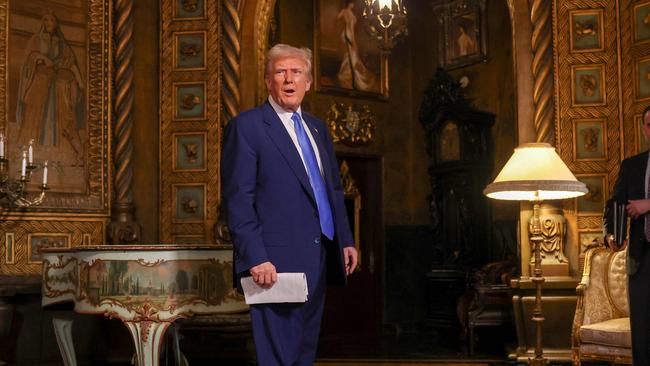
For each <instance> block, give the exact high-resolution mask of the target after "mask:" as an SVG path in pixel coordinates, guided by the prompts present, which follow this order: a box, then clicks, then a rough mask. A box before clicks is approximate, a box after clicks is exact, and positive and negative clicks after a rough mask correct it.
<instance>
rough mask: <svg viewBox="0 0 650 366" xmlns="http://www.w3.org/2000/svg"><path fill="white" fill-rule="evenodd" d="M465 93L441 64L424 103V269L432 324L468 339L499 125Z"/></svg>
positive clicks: (485, 252)
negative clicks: (427, 230)
mask: <svg viewBox="0 0 650 366" xmlns="http://www.w3.org/2000/svg"><path fill="white" fill-rule="evenodd" d="M463 92H464V91H463V89H462V88H461V86H460V84H459V83H458V82H456V81H455V80H454V79H453V78H452V77H451V76H450V75H449V74H447V73H446V72H445V71H444V70H442V69H439V70H438V71H437V73H436V76H435V78H434V79H433V80H432V81H431V83H430V84H429V87H428V88H427V90H426V91H425V94H424V98H423V101H422V105H421V108H420V122H421V123H422V125H423V127H424V131H425V139H426V147H427V152H428V154H429V158H430V159H429V168H428V172H429V180H430V183H431V195H430V196H429V205H430V212H431V223H432V228H433V238H432V243H431V250H432V251H433V258H434V259H433V263H431V269H430V271H429V272H427V273H426V274H425V276H426V279H427V283H428V284H429V285H428V292H429V294H428V299H429V304H428V316H427V320H426V323H427V324H428V325H430V326H431V327H433V328H436V329H437V330H438V331H439V332H444V333H445V334H448V335H449V336H450V337H448V339H454V338H455V339H458V338H461V340H462V338H464V337H465V334H466V333H467V332H466V329H465V328H466V327H467V321H466V320H467V310H468V309H467V304H466V303H468V301H469V299H468V296H469V295H468V294H469V290H470V289H471V285H472V284H471V283H470V282H469V281H468V279H470V278H471V275H472V273H473V271H474V270H476V269H478V268H480V267H481V266H482V265H483V264H485V263H486V262H487V261H489V259H490V256H489V245H490V238H491V230H490V227H491V222H490V221H491V219H490V212H489V206H488V202H487V198H486V197H485V196H484V195H483V189H484V188H485V186H486V185H487V184H488V183H489V182H490V179H491V178H492V177H491V174H492V162H493V156H492V150H493V149H492V139H491V134H490V129H491V127H492V125H493V124H494V115H492V114H490V113H485V112H481V111H478V110H475V109H474V108H472V106H471V104H470V102H469V101H468V100H467V99H466V98H465V97H464V94H463ZM463 320H464V321H463ZM454 336H456V337H458V338H456V337H454Z"/></svg>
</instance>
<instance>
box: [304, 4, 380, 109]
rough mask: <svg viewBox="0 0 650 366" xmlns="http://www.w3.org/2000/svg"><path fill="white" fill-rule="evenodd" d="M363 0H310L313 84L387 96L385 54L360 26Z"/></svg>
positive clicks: (319, 87) (332, 89)
mask: <svg viewBox="0 0 650 366" xmlns="http://www.w3.org/2000/svg"><path fill="white" fill-rule="evenodd" d="M362 13H363V0H347V1H343V2H341V1H328V0H314V25H315V30H314V87H315V90H316V91H321V92H332V93H341V94H346V95H349V96H365V97H376V98H381V99H386V98H388V58H387V55H386V54H385V53H383V52H381V50H380V49H379V47H378V43H377V40H375V39H372V38H371V37H370V35H368V33H367V32H365V31H364V29H362V26H363V23H364V22H363V19H362V17H363V15H362Z"/></svg>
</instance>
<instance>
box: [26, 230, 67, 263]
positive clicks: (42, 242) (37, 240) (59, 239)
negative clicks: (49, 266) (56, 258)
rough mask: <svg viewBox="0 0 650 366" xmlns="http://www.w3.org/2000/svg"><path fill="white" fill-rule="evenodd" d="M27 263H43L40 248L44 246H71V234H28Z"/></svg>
mask: <svg viewBox="0 0 650 366" xmlns="http://www.w3.org/2000/svg"><path fill="white" fill-rule="evenodd" d="M27 243H28V245H27V263H30V264H36V263H41V253H40V250H41V249H43V248H69V247H70V234H63V233H33V234H27Z"/></svg>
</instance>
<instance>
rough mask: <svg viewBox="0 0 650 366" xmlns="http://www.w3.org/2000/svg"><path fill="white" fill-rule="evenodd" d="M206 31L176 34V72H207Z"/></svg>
mask: <svg viewBox="0 0 650 366" xmlns="http://www.w3.org/2000/svg"><path fill="white" fill-rule="evenodd" d="M206 39H207V34H206V32H205V31H189V32H188V31H186V32H174V71H192V70H205V69H206V68H207V65H206V63H207V54H206V53H207V52H206Z"/></svg>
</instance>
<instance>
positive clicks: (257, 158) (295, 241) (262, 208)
mask: <svg viewBox="0 0 650 366" xmlns="http://www.w3.org/2000/svg"><path fill="white" fill-rule="evenodd" d="M303 119H304V120H305V122H306V124H307V126H309V129H310V131H311V134H312V136H313V137H314V140H315V143H316V145H318V151H319V154H320V157H321V163H322V166H323V172H324V178H325V184H326V186H327V193H328V197H329V200H330V206H331V207H332V216H333V218H334V226H335V238H334V244H335V248H333V249H334V250H332V248H329V249H330V251H329V252H328V256H327V257H328V263H327V266H328V279H329V280H330V281H329V282H332V280H334V281H336V282H339V283H345V272H344V264H343V260H342V248H343V246H349V245H352V244H353V239H352V234H351V233H350V227H349V224H348V219H347V213H346V209H345V206H344V201H343V189H342V187H341V183H340V178H339V169H338V164H337V161H336V156H335V154H334V146H333V144H332V141H331V139H330V137H329V135H328V130H327V128H326V126H325V124H324V123H323V122H322V121H321V120H319V119H317V118H316V117H314V116H312V115H309V114H307V113H305V112H303ZM221 179H222V189H223V195H222V196H223V200H224V204H225V205H226V206H225V207H226V214H227V220H228V228H229V229H230V232H231V234H232V237H233V242H234V251H233V256H234V271H235V276H234V280H235V285H236V286H237V287H239V279H240V277H241V276H242V275H243V276H246V275H248V274H249V272H248V270H249V269H250V268H251V267H253V266H256V265H258V264H260V263H263V262H266V261H270V262H271V263H273V264H274V265H275V267H276V269H277V271H278V272H304V273H306V274H307V283H308V286H309V291H310V294H312V293H313V289H314V288H315V285H316V280H317V279H318V277H319V276H321V275H322V273H320V271H321V270H320V269H319V268H320V256H321V245H322V243H321V229H320V223H319V219H318V210H317V207H316V199H315V198H314V194H313V192H312V188H311V185H310V184H309V178H308V176H307V172H306V171H305V168H304V165H303V163H302V160H301V159H300V155H299V154H298V150H297V149H296V147H295V145H294V144H293V142H292V140H291V138H290V137H289V134H288V133H287V131H286V129H285V127H284V125H283V124H282V122H281V121H280V118H279V117H278V115H277V114H276V113H275V111H274V110H273V107H271V105H270V104H269V103H268V101H267V102H266V103H264V104H263V105H262V106H260V107H258V108H254V109H251V110H249V111H246V112H243V113H241V114H240V115H238V116H237V117H235V118H234V119H233V120H232V121H230V122H229V123H228V125H227V126H226V129H225V133H224V140H223V150H222V158H221Z"/></svg>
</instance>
